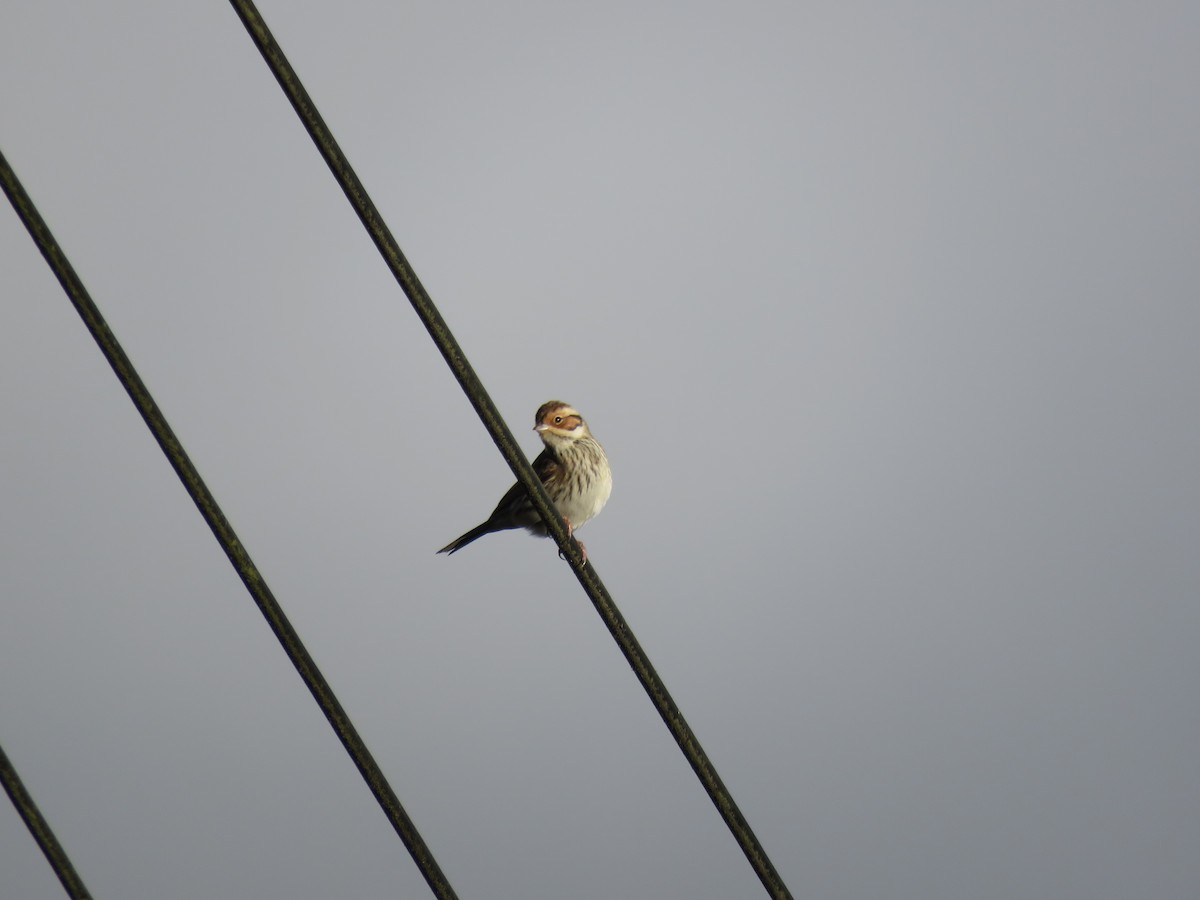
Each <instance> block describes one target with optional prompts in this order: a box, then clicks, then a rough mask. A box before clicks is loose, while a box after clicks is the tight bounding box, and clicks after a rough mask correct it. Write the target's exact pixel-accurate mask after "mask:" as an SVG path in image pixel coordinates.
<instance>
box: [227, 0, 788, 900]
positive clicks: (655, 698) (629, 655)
mask: <svg viewBox="0 0 1200 900" xmlns="http://www.w3.org/2000/svg"><path fill="white" fill-rule="evenodd" d="M230 2H231V3H232V4H233V8H234V9H235V10H236V12H237V14H238V16H239V17H240V18H241V20H242V23H243V24H244V25H245V26H246V30H247V31H248V32H249V33H250V36H251V38H253V40H254V43H255V45H256V46H257V47H258V49H259V51H260V52H261V53H262V56H263V59H264V60H266V63H267V66H268V67H269V68H270V69H271V72H272V74H273V75H274V76H275V78H276V80H277V81H278V82H279V86H280V87H282V88H283V92H284V93H285V94H286V95H287V98H288V100H289V101H291V104H292V106H293V108H295V110H296V114H297V115H298V116H299V117H300V120H301V121H302V122H303V123H304V127H305V129H306V130H307V131H308V133H309V135H310V136H311V137H312V139H313V142H314V143H315V144H316V145H317V149H318V150H319V151H320V153H321V156H322V157H323V158H324V159H325V162H326V163H327V164H328V165H329V168H330V170H331V171H332V172H333V175H334V177H335V178H336V179H337V182H338V184H339V185H341V188H342V190H343V191H344V192H345V194H346V198H347V199H348V200H349V201H350V205H351V206H353V207H354V211H355V212H356V213H358V217H359V218H360V219H361V220H362V223H363V226H364V227H365V228H366V229H367V232H368V233H369V234H370V235H371V239H372V240H373V241H374V242H375V246H376V247H378V248H379V252H380V253H381V254H382V255H383V258H384V261H385V262H386V263H387V265H388V268H389V269H391V270H392V274H393V275H394V276H395V277H396V280H397V281H398V282H399V283H400V287H401V288H403V289H404V293H405V294H406V295H407V296H408V299H409V301H410V302H411V303H412V306H413V309H415V310H416V312H417V315H418V316H419V317H420V319H421V322H422V323H423V324H424V325H425V328H426V329H427V330H428V331H429V334H430V336H431V337H432V338H433V340H434V343H436V344H437V346H438V349H439V350H440V351H441V353H442V356H443V357H445V359H446V363H447V364H448V365H449V366H450V369H451V371H452V372H453V373H454V376H455V378H457V379H458V382H459V384H460V385H462V389H463V391H464V392H465V393H466V395H467V399H468V400H470V402H471V405H472V406H473V407H474V408H475V411H476V412H477V413H478V414H479V418H480V419H482V420H483V424H484V427H486V428H487V430H488V433H489V434H490V435H491V436H492V440H493V441H495V442H496V446H497V447H498V448H499V449H500V453H501V455H502V456H503V457H504V459H505V461H506V462H507V463H508V465H509V466H510V467H511V468H512V470H513V473H514V474H515V475H516V476H517V479H518V480H519V481H520V482H521V484H523V485H524V486H525V488H526V489H527V490H528V491H529V494H530V497H531V499H532V500H533V505H534V507H536V509H537V511H538V513H539V514H540V515H541V517H542V519H543V520H544V521H545V522H546V525H547V527H548V528H549V530H550V534H551V536H553V538H554V540H555V541H557V542H558V546H559V548H560V549H561V550H562V551H563V553H564V554H565V555H566V557H567V561H568V562H569V563H570V565H571V568H572V569H574V570H575V574H576V576H577V577H578V578H579V583H580V584H581V585H583V589H584V590H585V591H586V592H587V595H588V597H590V598H591V601H592V603H593V604H594V605H595V607H596V611H597V612H599V613H600V617H601V618H602V619H603V620H604V624H605V625H606V626H608V630H609V632H610V633H611V634H612V636H613V638H614V639H615V640H616V642H617V645H618V646H619V647H620V648H621V652H622V653H624V654H625V658H626V659H627V660H628V661H629V665H630V666H631V667H632V668H633V671H634V673H635V674H636V675H637V677H638V680H639V681H640V682H641V683H642V687H643V688H645V689H646V693H647V694H649V695H650V699H651V701H652V702H653V703H654V706H655V708H656V709H657V710H658V712H659V715H661V716H662V719H663V721H664V722H665V723H666V724H667V727H668V728H669V729H670V731H671V734H672V735H673V736H674V737H675V740H676V742H678V744H679V747H680V749H681V750H682V751H683V755H684V756H685V757H687V760H688V762H689V763H690V764H691V766H692V769H693V770H694V771H695V772H696V775H697V777H698V778H699V779H700V782H701V783H702V784H703V785H704V789H705V790H706V791H708V795H709V797H711V798H712V801H713V803H714V804H715V805H716V807H717V810H718V811H719V812H720V814H721V817H722V818H723V819H724V820H725V824H726V825H728V826H729V830H730V831H731V832H732V833H733V836H734V839H735V840H736V841H737V843H738V846H739V847H741V848H742V852H743V853H745V854H746V859H747V860H749V862H750V865H751V866H752V867H753V869H754V872H755V874H757V875H758V877H759V879H760V880H761V881H762V883H763V886H764V887H765V888H766V889H767V893H769V894H770V895H771V896H773V897H776V898H790V897H791V894H790V893H789V892H788V889H787V886H786V885H785V884H784V883H783V879H782V878H780V877H779V873H778V872H776V871H775V867H774V866H773V865H772V863H771V860H770V858H769V857H768V856H767V853H766V851H765V850H763V848H762V845H761V844H759V842H758V838H757V837H755V835H754V832H753V831H752V830H751V828H750V825H749V823H748V822H747V821H746V819H745V817H744V816H743V815H742V813H741V810H739V809H738V807H737V804H736V803H734V800H733V797H732V796H731V795H730V793H729V790H728V789H727V788H726V787H725V785H724V784H723V783H722V781H721V779H720V777H719V776H718V775H717V771H716V769H715V768H713V765H712V762H711V761H710V760H709V758H708V755H707V754H706V753H705V752H704V749H703V748H702V747H701V746H700V742H699V741H698V740H697V739H696V736H695V735H694V734H693V733H692V730H691V728H690V727H689V726H688V724H687V721H686V720H685V719H684V717H683V713H681V712H680V711H679V707H678V706H676V705H675V701H674V700H672V699H671V695H670V694H669V693H668V692H667V688H666V686H665V685H664V684H663V682H662V680H661V679H660V678H659V677H658V673H657V672H655V671H654V667H653V666H652V665H651V664H650V660H649V658H648V657H647V656H646V653H645V651H644V650H642V647H641V645H640V644H639V643H638V641H637V638H635V637H634V635H633V632H632V631H630V630H629V626H628V624H626V622H625V619H624V617H623V616H622V615H621V613H620V611H619V610H618V609H617V607H616V604H615V603H614V602H613V599H612V597H611V596H609V593H608V590H607V589H606V588H605V587H604V584H603V583H602V582H601V581H600V577H599V576H598V575H597V574H596V570H595V569H594V568H593V567H592V566H591V565H590V564H588V563H585V562H584V560H583V557H582V555H581V554H580V552H579V547H578V545H577V544H576V543H575V541H574V540H573V539H571V538H570V537H568V535H567V528H566V523H565V522H563V519H562V516H561V515H559V513H558V510H557V509H556V508H555V506H554V504H553V503H552V502H551V500H550V497H549V495H548V494H547V493H546V489H545V488H544V487H543V486H542V483H541V481H539V480H538V478H537V476H536V475H535V474H534V471H533V468H532V466H530V464H529V460H528V459H526V457H525V454H524V453H522V452H521V449H520V447H519V446H518V445H517V442H516V439H515V438H514V437H513V435H512V432H511V431H510V430H509V428H508V426H507V425H506V424H505V422H504V420H503V419H502V418H501V416H500V412H499V410H497V409H496V405H495V404H494V403H493V402H492V399H491V397H490V396H489V395H488V393H487V391H486V390H485V389H484V387H483V383H482V382H481V381H480V380H479V377H478V376H477V375H476V374H475V370H474V369H472V368H471V365H470V363H468V362H467V358H466V356H465V354H464V353H463V351H462V348H461V347H460V346H459V345H458V342H457V341H456V340H455V339H454V335H452V334H451V333H450V329H449V327H448V326H447V325H446V322H445V320H444V319H443V318H442V316H441V313H439V312H438V310H437V307H435V306H434V304H433V301H432V300H431V299H430V297H429V294H428V293H427V292H426V291H425V288H424V287H423V286H422V285H421V282H420V280H419V279H418V278H417V275H416V272H414V271H413V269H412V266H410V265H409V263H408V260H407V259H405V257H404V254H403V253H402V252H401V251H400V246H399V244H397V243H396V239H395V238H394V237H392V233H391V231H390V230H389V229H388V227H387V225H386V224H385V223H384V221H383V217H382V216H381V215H380V214H379V211H378V210H377V209H376V208H375V205H374V204H373V203H372V202H371V199H370V197H369V196H368V195H367V191H366V188H364V187H363V185H362V182H361V181H359V179H358V176H357V175H356V174H355V173H354V169H353V168H352V167H351V166H350V163H349V161H348V160H347V159H346V157H345V154H343V153H342V150H341V148H340V147H339V146H338V144H337V141H335V140H334V138H333V135H332V133H331V132H330V130H329V128H328V126H326V124H325V121H324V119H322V118H321V114H320V113H319V112H317V108H316V106H315V104H314V103H313V101H312V98H310V97H309V95H308V92H307V91H305V89H304V86H303V85H302V84H301V83H300V79H299V77H298V76H297V75H296V72H295V70H294V69H293V68H292V66H291V64H290V63H289V62H288V61H287V58H286V57H285V56H284V53H283V50H282V49H281V48H280V47H279V44H278V43H276V41H275V38H274V37H273V36H272V35H271V32H270V30H269V29H268V28H267V25H266V23H265V22H264V21H263V18H262V15H261V14H260V13H259V12H258V10H257V8H256V7H255V5H254V4H253V3H252V2H250V0H230Z"/></svg>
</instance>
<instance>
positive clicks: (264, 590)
mask: <svg viewBox="0 0 1200 900" xmlns="http://www.w3.org/2000/svg"><path fill="white" fill-rule="evenodd" d="M0 187H3V189H4V193H5V194H7V195H8V199H9V200H10V201H11V202H12V205H13V208H14V209H15V210H16V211H17V215H18V216H19V217H20V219H21V222H22V223H23V224H24V225H25V227H26V229H28V231H29V234H30V236H31V237H32V238H33V240H34V243H36V244H37V246H38V249H39V250H41V252H42V255H43V256H44V257H45V258H46V262H47V263H49V264H50V268H51V269H52V270H53V272H54V274H55V276H56V277H57V278H58V280H59V283H60V284H61V285H62V286H63V290H65V291H66V292H67V296H68V297H70V299H71V302H72V303H73V304H74V306H75V309H76V310H77V311H78V312H79V315H80V316H81V317H82V318H83V321H84V324H86V325H87V328H88V331H90V332H91V333H92V337H93V338H95V340H96V343H97V344H99V346H100V350H101V352H103V354H104V356H105V358H106V359H107V360H108V362H109V365H111V366H112V368H113V371H114V372H116V374H117V378H118V379H119V380H120V382H121V385H122V387H124V388H125V390H126V391H127V392H128V394H129V397H130V399H132V400H133V404H134V406H136V407H137V409H138V412H140V413H141V414H142V418H143V419H144V420H145V421H146V425H147V426H148V427H149V428H150V431H151V433H152V434H153V435H154V437H155V439H156V440H157V441H158V444H159V446H160V447H161V448H162V451H163V453H165V454H166V456H167V459H168V460H169V461H170V463H171V465H172V466H173V467H174V469H175V472H176V473H177V474H178V475H179V479H180V481H182V482H183V486H184V488H185V489H186V490H187V492H188V495H189V496H190V497H191V498H192V500H194V501H195V503H196V507H197V508H198V509H199V510H200V515H201V516H203V517H204V521H205V522H207V523H208V526H209V528H211V529H212V532H213V534H214V535H215V536H216V538H217V543H219V544H220V545H221V549H222V550H224V551H225V554H226V556H228V557H229V561H230V562H231V563H233V567H234V569H235V570H237V573H238V575H239V576H241V579H242V582H243V583H244V584H245V585H246V589H247V590H248V591H249V592H250V596H251V597H253V598H254V602H255V603H256V604H257V605H258V608H259V610H260V611H261V612H262V614H263V616H264V618H266V620H267V624H268V625H270V626H271V630H272V631H274V632H275V637H277V638H278V639H279V643H280V644H282V645H283V649H284V652H286V653H287V655H288V659H290V660H291V661H292V664H293V665H294V666H295V667H296V671H297V672H299V673H300V677H301V679H303V681H304V684H305V685H306V686H307V687H308V689H309V691H311V692H312V695H313V698H314V699H315V700H316V701H317V705H318V706H319V707H320V708H321V712H323V713H324V714H325V718H327V719H328V720H329V724H330V725H332V726H333V730H334V732H336V733H337V736H338V738H339V739H340V740H341V742H342V744H343V746H345V748H346V752H347V753H349V754H350V758H351V759H352V760H354V764H355V765H356V766H357V767H358V771H359V772H361V773H362V777H363V779H364V780H365V781H366V782H367V786H368V787H369V788H370V789H371V793H372V794H374V795H375V799H376V800H377V801H378V802H379V805H380V806H381V807H382V808H383V812H384V815H386V816H387V818H388V821H389V822H391V823H392V827H393V828H394V829H395V830H396V834H398V835H399V836H400V840H401V841H403V842H404V846H405V847H407V848H408V852H409V853H410V854H412V858H413V861H414V862H416V864H417V867H418V868H419V869H420V870H421V874H422V875H423V876H425V880H426V881H427V882H428V883H429V886H430V888H431V889H432V890H433V892H434V894H436V895H437V896H438V897H440V898H443V900H450V898H454V897H455V896H456V895H455V893H454V891H453V889H452V888H451V887H450V883H449V882H448V881H447V880H446V876H445V875H444V874H443V873H442V870H441V868H440V867H439V866H438V864H437V861H436V860H434V858H433V854H432V853H431V852H430V850H429V848H428V847H427V846H426V844H425V841H424V840H423V839H422V838H421V835H420V834H419V833H418V832H417V826H416V825H415V824H413V821H412V819H410V818H409V817H408V813H406V812H405V811H404V807H403V806H402V805H401V804H400V799H399V798H398V797H397V796H396V793H395V791H393V790H392V786H391V785H390V784H388V781H387V779H386V778H385V777H384V774H383V771H382V770H381V769H380V768H379V764H378V763H377V762H375V758H374V757H373V756H372V755H371V751H370V750H368V749H367V745H366V744H365V743H364V742H363V739H362V738H361V737H360V736H359V734H358V730H357V729H356V728H355V727H354V723H353V722H351V721H350V717H349V715H347V714H346V711H345V710H344V709H343V708H342V705H341V703H339V702H338V699H337V697H336V696H335V695H334V693H333V689H332V688H331V687H330V686H329V682H327V681H326V680H325V676H324V675H322V674H321V670H320V669H318V668H317V664H316V662H315V661H314V660H313V658H312V656H310V655H309V652H308V650H307V649H306V648H305V646H304V644H303V642H302V641H301V640H300V635H299V634H297V633H296V630H295V629H294V628H293V627H292V624H291V622H289V621H288V618H287V616H286V615H285V614H284V612H283V608H282V607H281V606H280V605H279V601H278V600H276V599H275V595H274V594H272V593H271V589H270V588H269V587H268V586H267V582H266V580H265V579H264V578H263V576H262V573H261V572H259V570H258V567H257V566H256V565H255V564H254V561H253V560H252V559H251V558H250V554H249V553H248V552H247V551H246V548H245V547H243V546H242V542H241V541H240V540H239V539H238V536H237V534H236V533H235V532H234V530H233V526H232V525H230V524H229V520H228V519H226V518H225V514H224V513H223V512H222V511H221V508H220V506H218V505H217V501H216V498H214V497H213V495H212V493H211V492H210V491H209V489H208V486H207V485H206V484H205V483H204V480H203V479H202V478H201V477H200V473H199V472H198V471H196V467H195V466H194V465H193V464H192V461H191V459H189V458H188V455H187V453H186V451H185V450H184V449H183V445H182V444H181V443H180V442H179V439H178V438H177V437H176V436H175V432H174V431H172V430H171V426H170V425H168V424H167V420H166V418H165V417H164V416H163V414H162V411H161V410H160V409H159V408H158V404H157V403H155V402H154V398H153V397H152V396H150V391H149V390H148V389H147V388H146V385H145V383H144V382H143V381H142V379H141V377H140V376H139V375H138V373H137V371H136V370H135V369H134V367H133V363H131V362H130V361H129V357H128V356H126V355H125V351H124V350H123V349H121V345H120V344H119V343H118V342H117V339H116V336H115V335H113V333H112V330H111V329H110V328H109V327H108V323H107V322H106V321H104V317H103V316H102V315H101V314H100V310H99V309H98V308H97V306H96V304H95V303H94V302H92V298H91V296H90V295H89V294H88V292H87V288H85V287H84V286H83V282H82V281H81V280H80V278H79V276H78V275H77V274H76V273H75V269H74V268H73V267H72V266H71V263H70V261H69V260H68V259H67V257H66V254H65V253H64V252H63V250H62V248H61V247H60V246H59V245H58V242H57V241H55V239H54V235H52V234H51V233H50V229H49V228H48V227H47V226H46V223H45V221H44V220H43V219H42V217H41V214H40V213H38V211H37V208H36V207H35V206H34V205H33V201H32V200H31V199H30V198H29V195H28V194H27V193H25V189H24V187H22V186H21V183H20V181H18V180H17V176H16V173H15V172H14V171H13V170H12V167H11V166H10V165H9V164H8V160H7V159H5V158H4V154H3V153H0Z"/></svg>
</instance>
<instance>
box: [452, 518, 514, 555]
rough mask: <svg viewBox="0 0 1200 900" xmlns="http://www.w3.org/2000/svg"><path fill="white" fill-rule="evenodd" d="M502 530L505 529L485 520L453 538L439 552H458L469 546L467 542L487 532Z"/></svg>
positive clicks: (477, 538) (475, 539)
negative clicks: (460, 535)
mask: <svg viewBox="0 0 1200 900" xmlns="http://www.w3.org/2000/svg"><path fill="white" fill-rule="evenodd" d="M502 530H503V529H500V528H497V527H496V526H495V525H493V524H492V523H491V522H484V523H483V524H482V525H476V526H475V527H474V528H472V529H471V530H470V531H468V532H467V533H466V534H464V535H463V536H462V537H458V538H455V539H454V540H452V541H451V542H450V543H448V544H447V545H446V546H445V547H443V548H442V549H441V550H439V551H438V553H457V552H458V551H459V550H461V549H462V548H463V547H465V546H467V544H469V543H471V541H477V540H479V539H480V538H481V537H483V536H484V535H485V534H491V533H492V532H493V531H502Z"/></svg>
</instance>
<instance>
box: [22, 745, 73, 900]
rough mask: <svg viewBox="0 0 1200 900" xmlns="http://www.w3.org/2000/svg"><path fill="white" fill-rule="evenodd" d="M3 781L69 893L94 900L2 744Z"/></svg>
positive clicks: (68, 894)
mask: <svg viewBox="0 0 1200 900" xmlns="http://www.w3.org/2000/svg"><path fill="white" fill-rule="evenodd" d="M0 782H3V784H4V790H5V791H7V792H8V796H9V798H10V799H11V800H12V804H13V806H15V807H16V808H17V812H18V813H19V814H20V816H21V818H22V819H24V820H25V827H26V828H28V829H29V833H30V834H32V835H33V839H34V840H35V841H37V845H38V846H39V847H41V848H42V853H43V854H45V856H46V861H47V862H48V863H50V868H51V869H53V870H54V874H55V875H57V876H58V880H59V881H61V882H62V886H63V887H64V888H65V889H66V892H67V896H68V897H71V898H72V900H91V897H92V895H91V894H89V893H88V889H87V887H86V886H85V885H84V883H83V879H82V878H80V877H79V873H78V872H76V871H75V867H74V866H73V865H71V860H70V859H69V858H68V857H67V851H66V850H64V849H63V848H62V844H60V843H59V842H58V838H56V837H55V836H54V832H53V831H51V830H50V823H49V822H47V821H46V818H45V816H43V815H42V813H41V810H39V809H38V808H37V804H36V803H34V802H33V798H32V797H31V796H29V791H27V790H25V785H24V784H23V783H22V782H21V777H20V776H19V775H17V770H16V769H14V768H13V765H12V763H11V762H9V759H8V755H7V754H6V753H5V752H4V748H3V747H0Z"/></svg>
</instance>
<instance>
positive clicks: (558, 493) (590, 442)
mask: <svg viewBox="0 0 1200 900" xmlns="http://www.w3.org/2000/svg"><path fill="white" fill-rule="evenodd" d="M534 421H535V424H534V426H533V430H534V431H536V432H537V433H538V435H539V436H540V437H541V439H542V443H543V444H545V445H546V449H544V450H543V451H542V452H541V453H540V454H538V458H537V459H535V460H534V461H533V471H535V472H536V473H537V476H538V478H540V479H541V480H542V484H544V485H545V486H546V492H547V493H548V494H549V495H550V499H551V500H553V501H554V505H555V506H556V507H557V508H558V511H559V512H560V513H561V514H562V517H563V518H564V519H566V520H567V533H568V534H574V531H575V529H576V528H578V527H579V526H581V525H582V524H583V523H584V522H586V521H587V520H588V519H590V518H592V517H593V516H595V515H596V514H597V513H599V512H600V510H601V509H603V508H604V504H605V503H607V502H608V495H609V494H611V493H612V469H610V468H609V466H608V457H607V456H605V455H604V448H603V447H601V446H600V442H599V441H597V440H596V439H595V438H594V437H592V433H591V432H590V431H588V427H587V423H586V422H585V421H583V416H581V415H579V413H578V412H576V411H575V410H574V409H573V408H572V407H570V406H568V405H567V404H566V403H563V402H562V401H561V400H551V401H550V402H549V403H543V404H542V406H541V408H540V409H539V410H538V411H537V417H536V418H535V420H534ZM510 528H527V529H529V531H530V533H531V534H535V535H538V536H539V537H546V536H547V535H548V532H547V531H546V525H545V523H543V522H542V518H541V516H539V515H538V513H537V510H535V509H534V508H533V502H532V501H531V500H530V499H529V494H528V492H526V490H525V488H524V486H522V484H521V483H520V482H519V481H518V482H517V483H516V484H514V485H513V486H512V487H511V488H509V490H508V493H507V494H505V495H504V496H503V497H502V498H500V502H499V503H498V504H496V508H495V509H494V510H493V511H492V514H491V515H490V516H488V519H487V521H486V522H484V523H483V524H481V525H476V526H475V527H474V528H472V529H471V530H470V531H468V532H467V533H466V534H464V535H463V536H462V537H460V538H458V539H457V540H454V541H451V542H450V543H449V544H447V545H446V546H445V547H443V548H442V549H441V550H439V551H438V553H455V552H457V551H459V550H461V549H462V548H463V547H465V546H467V544H469V543H471V541H474V540H476V539H478V538H481V537H483V536H484V535H485V534H491V533H492V532H493V531H506V530H508V529H510ZM579 549H580V551H581V552H582V553H583V558H584V560H585V561H586V560H587V548H585V547H584V546H583V544H582V543H580V544H579Z"/></svg>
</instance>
